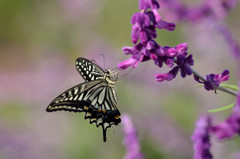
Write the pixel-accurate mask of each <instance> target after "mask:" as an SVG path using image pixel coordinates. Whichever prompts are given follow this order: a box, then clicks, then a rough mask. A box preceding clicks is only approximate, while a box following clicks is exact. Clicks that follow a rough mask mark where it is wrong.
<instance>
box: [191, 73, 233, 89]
mask: <svg viewBox="0 0 240 159" xmlns="http://www.w3.org/2000/svg"><path fill="white" fill-rule="evenodd" d="M194 78H195V80H196V81H197V82H199V83H202V84H204V87H205V89H206V90H208V91H209V90H215V87H218V86H219V85H220V83H221V82H224V81H227V80H229V71H228V70H224V71H223V72H222V73H221V74H209V75H207V76H206V80H205V81H201V80H200V79H199V77H197V76H194Z"/></svg>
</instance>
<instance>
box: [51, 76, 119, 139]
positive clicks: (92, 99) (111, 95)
mask: <svg viewBox="0 0 240 159" xmlns="http://www.w3.org/2000/svg"><path fill="white" fill-rule="evenodd" d="M117 104H118V100H117V94H116V90H115V87H109V86H108V85H107V83H106V81H105V80H103V79H102V80H101V79H99V80H94V81H89V82H85V83H82V84H79V85H77V86H75V87H72V88H70V89H69V90H67V91H65V92H64V93H62V94H60V95H59V96H58V97H57V98H55V99H54V100H53V101H52V102H51V103H50V105H49V106H48V107H47V111H48V112H53V111H60V110H65V111H73V112H84V113H85V116H84V117H85V119H89V120H90V124H92V123H95V124H96V126H97V127H99V126H100V125H101V126H102V130H103V140H104V142H105V141H106V130H107V128H110V127H111V125H113V124H115V125H118V123H120V122H121V119H120V118H119V116H120V112H119V111H118V109H117Z"/></svg>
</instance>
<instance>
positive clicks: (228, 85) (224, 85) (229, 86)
mask: <svg viewBox="0 0 240 159" xmlns="http://www.w3.org/2000/svg"><path fill="white" fill-rule="evenodd" d="M220 86H221V87H224V88H229V89H231V90H235V91H237V90H238V89H239V88H238V86H235V85H231V84H220Z"/></svg>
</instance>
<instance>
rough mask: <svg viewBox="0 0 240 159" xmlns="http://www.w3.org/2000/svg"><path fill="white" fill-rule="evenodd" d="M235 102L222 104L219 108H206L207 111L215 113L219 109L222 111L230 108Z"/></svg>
mask: <svg viewBox="0 0 240 159" xmlns="http://www.w3.org/2000/svg"><path fill="white" fill-rule="evenodd" d="M235 104H236V103H232V104H230V105H227V106H224V107H221V108H216V109H210V110H208V112H209V113H215V112H220V111H223V110H227V109H230V108H232V107H233V106H234V105H235Z"/></svg>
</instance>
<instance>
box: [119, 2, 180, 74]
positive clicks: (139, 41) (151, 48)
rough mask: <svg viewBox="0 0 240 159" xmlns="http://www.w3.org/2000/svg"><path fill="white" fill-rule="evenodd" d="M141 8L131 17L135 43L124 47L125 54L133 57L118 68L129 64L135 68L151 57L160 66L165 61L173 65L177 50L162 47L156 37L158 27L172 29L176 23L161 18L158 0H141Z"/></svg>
mask: <svg viewBox="0 0 240 159" xmlns="http://www.w3.org/2000/svg"><path fill="white" fill-rule="evenodd" d="M139 8H140V9H141V11H140V12H138V13H135V14H134V15H133V17H132V19H131V24H132V34H131V38H132V42H133V44H135V45H134V46H133V47H126V46H125V47H123V48H122V50H123V52H124V53H125V54H131V55H132V57H131V58H129V59H128V60H125V61H123V62H120V63H119V64H118V68H119V69H122V70H124V69H126V68H128V67H129V66H132V67H133V68H135V67H137V65H138V64H139V63H140V62H144V61H147V60H150V59H152V60H153V61H154V62H155V63H156V64H157V65H158V66H159V67H161V66H162V64H163V63H165V64H166V65H167V66H169V67H173V65H174V64H173V63H174V59H173V58H174V57H175V56H176V55H177V50H176V49H175V48H170V47H168V48H167V47H165V48H162V47H161V46H160V45H159V44H158V43H157V42H156V41H154V39H155V38H156V37H157V33H156V28H159V29H167V30H170V31H172V30H174V28H175V24H173V23H168V22H165V21H162V20H161V17H160V15H159V14H158V10H157V9H158V8H159V4H158V2H157V1H156V0H140V1H139ZM165 56H166V57H165ZM167 57H168V58H167Z"/></svg>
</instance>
